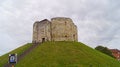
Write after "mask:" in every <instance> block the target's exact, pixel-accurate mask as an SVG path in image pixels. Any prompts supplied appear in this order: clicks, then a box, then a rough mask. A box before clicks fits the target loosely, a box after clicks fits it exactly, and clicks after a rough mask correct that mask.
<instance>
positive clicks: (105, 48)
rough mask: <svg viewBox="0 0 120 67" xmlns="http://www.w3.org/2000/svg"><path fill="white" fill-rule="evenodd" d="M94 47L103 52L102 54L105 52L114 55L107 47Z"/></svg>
mask: <svg viewBox="0 0 120 67" xmlns="http://www.w3.org/2000/svg"><path fill="white" fill-rule="evenodd" d="M95 49H96V50H98V51H100V52H102V53H104V54H107V55H109V56H111V57H113V58H115V57H114V56H113V55H112V52H111V51H110V50H109V49H108V48H107V47H103V46H97V47H96V48H95Z"/></svg>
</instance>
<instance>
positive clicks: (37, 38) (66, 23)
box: [33, 17, 78, 43]
mask: <svg viewBox="0 0 120 67" xmlns="http://www.w3.org/2000/svg"><path fill="white" fill-rule="evenodd" d="M77 37H78V34H77V27H76V25H74V23H73V21H72V20H71V19H70V18H64V17H56V18H52V19H51V21H49V20H47V19H45V20H42V21H40V22H39V21H37V22H35V23H34V25H33V43H34V42H42V41H78V38H77Z"/></svg>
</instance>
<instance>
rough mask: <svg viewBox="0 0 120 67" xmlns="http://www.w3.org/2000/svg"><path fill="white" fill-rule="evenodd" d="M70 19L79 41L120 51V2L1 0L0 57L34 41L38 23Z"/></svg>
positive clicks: (113, 0)
mask: <svg viewBox="0 0 120 67" xmlns="http://www.w3.org/2000/svg"><path fill="white" fill-rule="evenodd" d="M53 17H69V18H71V19H72V20H73V21H74V23H75V24H76V25H77V27H78V36H79V42H83V43H85V44H87V45H88V46H90V47H93V48H94V47H96V46H97V45H103V46H107V47H109V48H117V49H120V30H119V29H120V0H0V55H3V54H5V53H7V52H9V51H11V50H13V49H15V48H17V47H19V46H22V45H24V44H25V43H28V42H32V27H33V23H34V22H35V21H40V20H43V19H49V20H50V18H53Z"/></svg>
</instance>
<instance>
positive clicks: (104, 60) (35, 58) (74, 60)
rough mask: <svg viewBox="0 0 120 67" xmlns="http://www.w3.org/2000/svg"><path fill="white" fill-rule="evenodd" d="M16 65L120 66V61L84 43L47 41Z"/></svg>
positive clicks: (60, 66) (59, 66)
mask: <svg viewBox="0 0 120 67" xmlns="http://www.w3.org/2000/svg"><path fill="white" fill-rule="evenodd" d="M16 67H120V63H119V62H118V61H117V60H115V59H113V58H111V57H109V56H107V55H105V54H103V53H100V52H98V51H96V50H94V49H92V48H90V47H88V46H86V45H84V44H82V43H78V42H46V43H43V44H42V45H40V46H38V47H37V48H36V49H34V50H33V51H32V52H31V53H29V54H28V55H27V56H26V57H24V58H23V60H21V61H20V62H18V64H17V65H16Z"/></svg>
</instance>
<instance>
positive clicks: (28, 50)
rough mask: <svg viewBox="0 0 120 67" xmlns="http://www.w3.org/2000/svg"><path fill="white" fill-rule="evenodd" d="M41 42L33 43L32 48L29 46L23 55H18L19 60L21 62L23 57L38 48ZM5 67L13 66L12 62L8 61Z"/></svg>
mask: <svg viewBox="0 0 120 67" xmlns="http://www.w3.org/2000/svg"><path fill="white" fill-rule="evenodd" d="M38 45H39V44H38V43H36V44H33V45H32V46H31V47H30V48H28V49H27V50H26V51H24V52H23V53H22V54H21V55H19V56H18V57H17V62H19V61H20V60H21V59H22V58H23V57H25V56H26V55H27V54H29V53H30V52H31V51H32V50H33V49H34V48H36V47H37V46H38ZM3 67H12V65H11V64H9V63H6V64H5V65H4V66H3Z"/></svg>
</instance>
